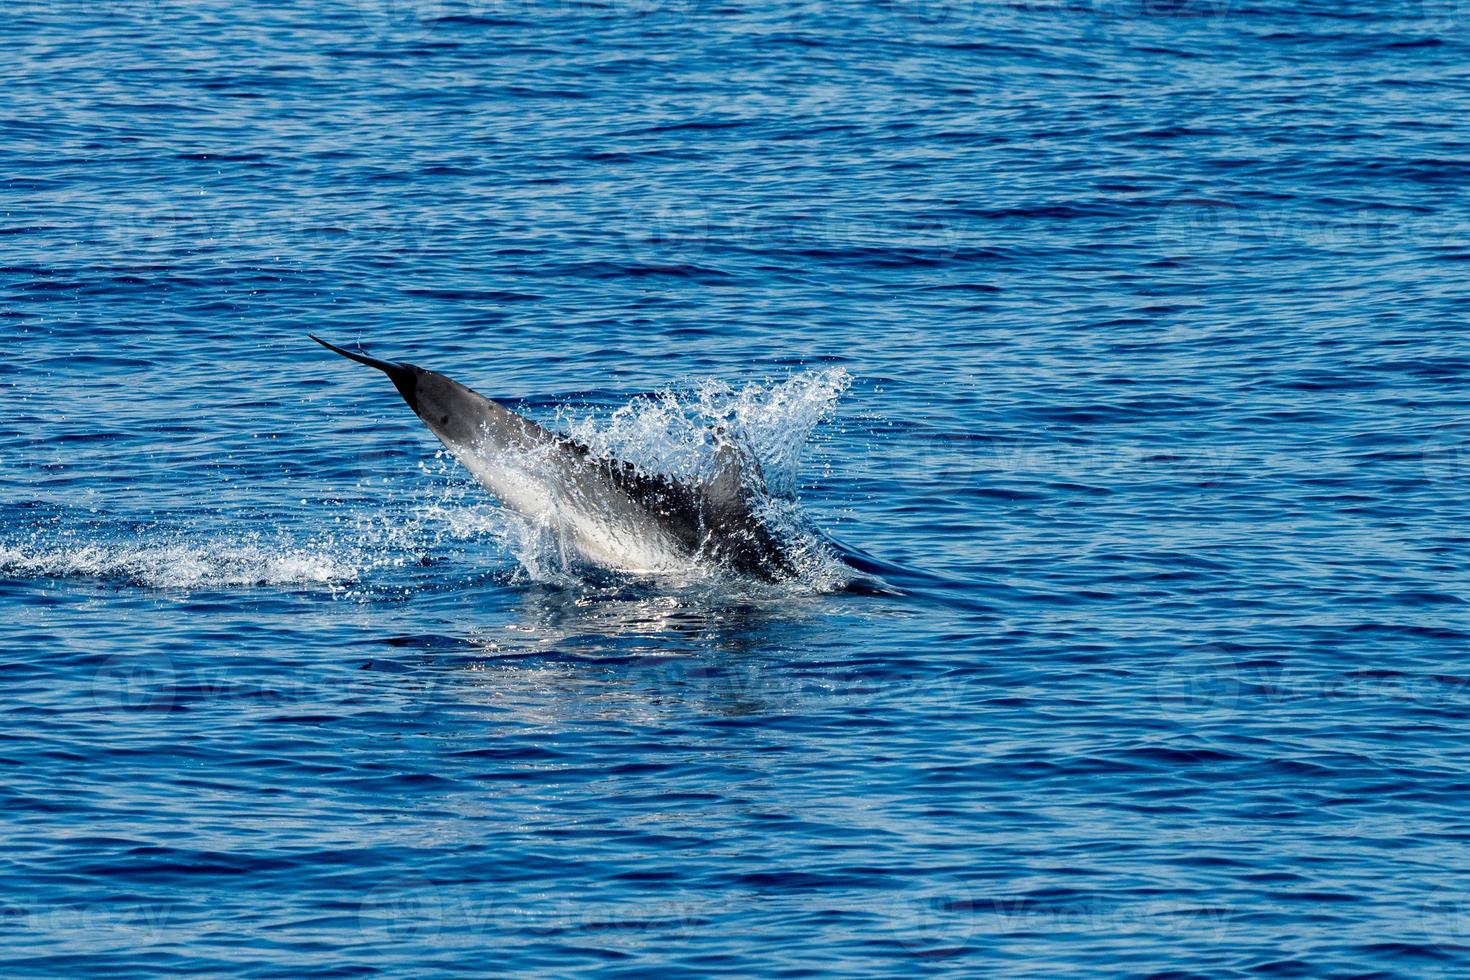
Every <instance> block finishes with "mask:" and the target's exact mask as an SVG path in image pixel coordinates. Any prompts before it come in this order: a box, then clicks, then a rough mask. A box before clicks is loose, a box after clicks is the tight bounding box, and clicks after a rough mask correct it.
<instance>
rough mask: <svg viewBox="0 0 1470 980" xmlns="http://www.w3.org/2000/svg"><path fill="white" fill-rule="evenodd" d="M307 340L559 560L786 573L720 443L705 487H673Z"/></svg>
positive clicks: (463, 393)
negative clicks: (390, 397) (425, 436)
mask: <svg viewBox="0 0 1470 980" xmlns="http://www.w3.org/2000/svg"><path fill="white" fill-rule="evenodd" d="M311 339H312V340H315V341H316V342H317V343H319V344H321V345H322V346H323V347H325V348H327V349H328V350H332V351H336V352H337V353H338V354H341V355H342V356H343V357H348V358H351V359H352V360H354V361H357V362H359V363H361V364H366V365H368V366H369V367H375V368H377V369H378V370H379V371H382V372H383V373H384V374H386V375H388V378H389V379H390V380H391V381H392V382H393V384H394V386H395V387H397V388H398V393H399V394H401V395H402V396H403V400H404V401H406V402H408V407H409V408H412V409H413V410H414V412H415V413H416V414H417V415H418V417H419V418H421V419H423V420H424V423H425V424H426V425H427V426H428V427H429V431H431V432H433V433H434V435H436V436H438V437H439V441H440V442H442V443H444V445H445V446H446V447H448V449H449V451H450V452H451V453H453V454H454V456H455V457H456V458H457V459H458V460H459V461H460V462H461V463H463V464H464V465H465V466H466V467H467V468H468V469H469V471H470V472H471V473H473V474H474V475H475V477H476V478H477V479H478V480H479V481H480V482H481V483H482V484H484V485H485V488H486V489H487V490H489V491H490V492H491V493H492V494H494V495H495V496H496V498H498V499H499V500H500V502H501V503H502V504H503V505H505V506H506V507H509V508H510V509H511V510H513V511H515V512H516V513H518V514H521V515H523V516H525V517H528V518H530V519H531V520H533V521H537V522H540V523H544V524H547V525H549V526H550V527H551V528H553V529H554V531H555V533H556V535H557V540H558V542H559V543H560V545H561V547H562V548H563V550H564V551H565V550H566V549H568V548H570V549H571V550H573V551H574V552H575V553H576V554H577V555H579V556H580V557H581V558H582V559H584V560H586V561H588V562H590V563H592V564H595V565H600V566H602V567H605V568H611V569H615V570H619V571H631V572H669V571H681V570H683V571H687V570H690V569H692V568H694V567H696V566H698V565H699V564H701V563H703V562H707V561H714V562H718V563H720V564H723V565H726V566H728V567H730V568H733V569H735V570H737V571H740V572H743V573H745V574H749V575H755V576H759V577H761V578H766V579H779V578H784V577H788V576H791V575H793V574H794V571H795V570H794V568H793V566H792V562H791V559H790V557H789V556H788V555H787V554H786V552H785V550H784V549H783V546H782V543H781V542H780V541H779V540H778V539H777V537H776V535H775V534H773V533H772V532H771V531H770V530H769V529H768V528H766V527H765V525H763V524H762V523H761V522H760V520H759V519H758V518H757V517H756V515H755V511H754V508H755V506H756V504H757V502H758V496H759V494H760V493H761V492H762V489H763V488H761V487H760V472H759V468H758V467H757V466H756V464H755V461H754V460H752V459H750V458H749V457H746V456H744V455H743V454H741V453H740V452H738V451H737V450H736V449H735V448H734V447H733V446H731V445H729V444H728V443H726V444H724V445H722V446H721V447H720V449H719V454H718V457H717V460H716V463H717V465H716V470H715V474H714V475H713V476H712V477H711V478H709V479H707V480H704V481H702V482H699V483H681V482H679V481H676V480H673V479H671V478H669V477H666V476H661V475H658V474H655V473H649V472H646V471H644V470H641V469H639V468H638V467H636V466H634V465H633V464H632V463H627V462H624V461H622V460H618V459H613V458H610V457H608V456H604V455H600V454H598V453H596V452H594V451H593V450H592V449H590V448H589V447H587V446H585V445H583V444H581V443H579V442H577V441H576V440H574V439H572V438H570V437H568V436H564V435H560V434H558V433H555V432H551V431H549V430H547V429H544V428H542V427H541V426H539V425H537V424H536V423H535V422H532V421H531V420H530V419H528V418H525V417H523V416H521V415H517V414H516V413H515V412H512V411H510V410H509V409H508V408H505V407H504V406H503V405H499V404H497V403H495V402H493V401H491V400H490V399H488V398H485V397H484V396H482V395H479V394H476V393H475V392H473V391H471V390H470V389H469V388H466V387H465V386H464V385H462V384H459V383H458V382H455V381H451V380H450V379H448V378H446V377H445V376H444V375H442V374H437V373H435V372H433V371H425V370H424V369H423V368H421V367H416V366H414V365H412V364H400V363H394V362H390V361H380V360H377V359H376V358H372V357H367V356H366V355H363V354H358V353H356V352H354V351H349V350H343V349H342V348H341V347H336V346H333V345H332V344H329V343H327V342H326V341H325V340H322V339H321V338H319V337H312V338H311Z"/></svg>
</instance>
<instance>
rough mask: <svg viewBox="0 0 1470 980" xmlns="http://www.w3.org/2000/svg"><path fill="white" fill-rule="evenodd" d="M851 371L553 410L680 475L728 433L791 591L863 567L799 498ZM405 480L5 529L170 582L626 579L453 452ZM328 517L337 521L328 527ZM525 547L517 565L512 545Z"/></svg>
mask: <svg viewBox="0 0 1470 980" xmlns="http://www.w3.org/2000/svg"><path fill="white" fill-rule="evenodd" d="M849 384H850V378H849V376H848V375H847V373H846V372H845V371H842V370H840V369H830V370H825V371H820V372H812V373H804V374H798V375H793V376H792V377H789V378H787V379H785V380H782V381H779V382H776V383H771V384H765V385H761V384H747V385H745V386H743V387H740V388H735V387H732V386H730V385H727V384H724V383H721V382H718V381H713V380H710V381H704V382H702V383H699V384H697V385H694V386H692V387H689V388H687V389H684V390H668V391H662V392H658V393H656V394H654V395H651V396H644V397H639V398H635V399H633V400H632V401H630V402H629V403H627V404H625V405H623V406H620V407H618V408H615V409H613V410H611V411H606V412H601V413H599V412H598V411H597V410H595V409H583V410H581V411H580V412H578V411H577V410H573V409H567V408H563V409H560V410H559V411H558V413H557V417H556V421H555V423H554V424H555V425H556V427H557V428H559V429H561V430H563V431H566V432H568V433H569V434H570V435H572V436H573V437H575V438H577V439H578V440H580V441H582V442H584V443H586V444H587V445H589V446H591V447H592V448H593V450H594V451H596V452H600V453H606V454H608V455H612V456H617V457H619V458H622V459H627V460H629V461H631V462H634V463H636V464H637V465H639V466H642V467H645V468H647V469H649V470H651V471H655V472H660V473H664V474H667V475H669V476H672V477H674V478H675V479H679V480H690V481H694V480H699V479H702V478H705V477H707V476H708V475H710V474H711V473H712V472H713V468H714V465H715V460H716V453H717V450H718V448H719V446H720V445H721V443H722V442H732V443H734V444H736V445H737V446H739V447H741V448H742V449H743V451H744V452H746V453H747V454H748V455H749V457H750V458H752V459H754V460H755V461H756V462H757V463H758V464H759V474H760V476H761V477H763V479H764V486H763V487H760V488H752V489H757V490H758V493H757V495H756V502H755V510H756V513H757V516H758V517H760V518H761V519H762V521H763V522H764V523H765V524H766V525H767V526H768V527H769V528H771V529H772V530H773V531H774V532H775V533H776V535H777V536H778V538H779V540H781V542H782V543H783V545H784V546H785V547H786V548H787V549H788V552H789V554H790V556H791V558H792V560H793V564H794V566H795V567H796V569H797V574H796V575H795V576H794V577H793V579H792V580H791V581H789V582H785V583H782V584H781V585H780V586H777V587H775V589H776V590H777V591H781V592H785V593H787V594H789V593H791V592H793V591H795V592H823V591H831V590H834V589H839V588H842V587H843V586H844V585H845V584H847V582H848V581H849V580H850V579H851V577H852V573H851V569H849V568H848V567H847V566H846V565H845V564H844V563H842V562H841V560H840V559H839V558H838V557H837V556H836V555H835V554H834V553H833V552H832V551H831V550H830V548H829V547H828V546H827V545H826V543H825V542H824V541H823V540H822V539H821V538H820V536H819V535H817V534H816V533H815V532H814V531H813V530H812V529H811V528H810V527H809V525H808V523H807V521H806V519H805V517H804V515H803V513H802V511H801V507H800V505H799V504H798V503H797V501H796V499H795V495H796V490H797V486H798V478H799V472H800V467H801V460H802V455H803V452H804V450H805V449H806V447H807V445H808V444H809V441H810V439H811V436H812V434H813V431H814V430H815V429H816V428H817V426H818V425H819V424H820V423H821V422H822V421H823V420H825V419H827V418H829V417H830V416H831V414H832V412H833V409H834V407H835V404H836V401H837V399H838V397H839V396H840V395H841V394H842V393H843V392H844V391H845V390H846V389H847V387H848V386H849ZM409 478H410V479H411V481H412V482H411V483H410V484H408V485H406V486H405V485H359V486H358V487H357V488H356V490H357V491H358V496H359V497H361V498H364V500H360V501H358V502H356V503H351V504H344V503H340V502H332V501H317V502H308V501H304V500H303V501H301V507H302V508H303V510H302V512H301V513H300V514H293V515H290V516H291V521H290V523H293V524H294V523H299V524H302V525H305V526H306V527H307V528H311V529H310V530H304V531H300V532H293V531H292V530H291V529H290V527H288V522H287V521H286V520H284V519H283V520H281V521H280V522H279V523H278V524H277V525H276V526H275V527H273V528H272V529H271V530H267V531H263V532H256V531H243V532H242V531H238V530H235V529H232V528H226V529H223V530H221V529H217V528H214V527H209V526H207V525H208V524H209V522H210V521H211V518H207V517H205V518H201V517H198V516H195V517H182V516H181V517H178V518H177V519H176V520H171V519H170V517H169V516H168V515H162V516H160V515H154V516H153V517H151V518H150V520H149V521H148V522H147V524H146V525H135V524H134V523H133V522H130V521H127V520H125V519H124V518H123V517H122V516H121V515H117V516H106V515H102V516H99V515H97V514H95V513H91V514H80V513H77V512H70V513H57V514H54V515H53V519H51V520H42V521H41V522H40V523H38V524H37V525H34V526H32V527H30V528H29V529H27V530H23V531H20V532H19V533H15V532H12V533H11V534H9V535H7V536H6V538H4V539H0V574H5V575H9V576H13V577H16V578H25V579H45V578H95V579H99V580H105V581H106V580H110V581H121V582H126V583H129V584H133V585H139V586H144V587H148V588H159V589H185V590H189V589H211V588H213V589H238V588H249V587H281V588H289V587H301V588H312V589H315V588H320V589H324V590H326V591H328V592H330V593H333V594H337V595H345V596H349V597H356V598H361V599H363V600H369V601H370V600H371V599H373V598H375V597H378V596H381V595H384V594H388V593H393V594H399V593H403V592H405V591H407V592H412V591H413V590H418V589H423V588H439V587H444V583H443V582H431V581H429V576H428V575H416V576H413V577H412V578H411V579H408V580H404V579H403V577H402V576H397V577H396V580H395V581H393V582H391V583H390V582H389V581H387V579H388V578H389V576H390V573H391V572H392V571H393V570H395V569H409V568H419V567H428V566H437V568H438V569H442V568H443V567H444V566H446V565H450V564H454V565H457V566H459V570H458V571H457V572H455V573H446V572H438V573H437V578H438V579H442V580H446V581H447V582H448V584H450V585H452V584H453V583H454V582H458V581H461V580H462V579H463V575H462V572H463V569H464V568H474V569H476V570H477V571H478V572H483V571H484V570H485V569H486V568H487V566H488V567H491V568H493V569H497V570H498V571H500V572H509V573H510V574H511V575H512V576H513V577H514V578H516V579H518V580H520V581H523V582H535V583H541V584H548V585H554V586H559V587H573V588H590V589H598V588H609V587H616V581H615V580H616V577H615V576H611V575H610V574H609V573H600V572H597V571H596V570H590V569H587V568H586V567H578V566H577V565H576V564H574V563H573V562H572V561H570V560H569V559H568V556H567V554H566V550H565V548H564V547H563V542H562V541H561V539H560V537H559V535H558V534H557V533H556V531H555V529H554V528H553V527H551V526H550V525H549V524H547V523H544V522H538V521H536V520H533V519H528V518H526V517H522V516H520V515H518V514H516V513H514V512H512V511H510V510H508V509H506V508H502V507H500V506H498V505H497V504H496V503H495V502H494V501H493V500H492V499H491V498H490V496H489V495H488V494H487V493H486V492H485V490H484V489H483V488H482V487H480V486H479V484H478V483H476V482H475V481H474V479H473V478H472V477H471V476H470V474H469V473H468V472H467V471H466V470H465V469H464V468H463V467H462V466H461V465H460V464H459V463H458V462H457V461H456V460H455V459H454V458H453V457H452V456H451V455H450V454H449V453H448V452H447V451H441V452H439V453H437V454H436V455H435V456H434V458H433V459H431V460H429V461H426V462H425V463H423V464H421V465H420V467H419V473H418V474H417V475H412V474H410V475H409ZM323 524H328V525H329V527H326V528H323ZM507 557H508V558H510V559H513V560H514V563H515V564H514V566H513V567H512V566H509V565H507V563H506V558H507ZM662 584H663V586H664V587H667V588H696V589H710V588H713V589H725V590H727V591H729V590H737V591H740V592H742V593H749V592H752V590H759V589H761V588H766V587H764V586H757V585H756V584H755V583H750V582H735V581H733V580H732V576H730V575H728V574H726V573H724V572H723V571H721V570H720V569H715V568H701V569H694V570H691V571H690V572H689V573H688V574H685V575H681V576H680V577H679V581H669V582H664V583H662Z"/></svg>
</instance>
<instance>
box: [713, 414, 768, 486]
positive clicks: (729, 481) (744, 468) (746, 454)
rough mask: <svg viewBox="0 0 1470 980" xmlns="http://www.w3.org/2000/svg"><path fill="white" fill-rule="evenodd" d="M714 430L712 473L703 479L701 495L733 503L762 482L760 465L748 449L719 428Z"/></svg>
mask: <svg viewBox="0 0 1470 980" xmlns="http://www.w3.org/2000/svg"><path fill="white" fill-rule="evenodd" d="M714 433H715V442H716V447H717V448H716V449H715V466H714V472H713V473H711V474H710V476H709V477H708V478H707V479H705V480H704V483H703V488H704V492H705V495H706V496H707V497H708V498H709V499H710V500H711V501H713V502H715V503H717V504H722V505H736V504H739V503H741V502H742V501H744V500H745V498H746V494H747V493H748V492H749V491H750V490H752V489H759V488H760V486H761V485H762V479H763V478H762V476H761V468H760V464H759V463H758V462H756V459H755V456H754V455H752V454H751V452H750V450H748V449H746V448H745V447H744V446H742V445H740V444H739V443H737V442H736V441H735V440H734V439H732V438H731V437H730V435H729V434H728V433H727V432H726V431H725V430H724V429H723V428H717V429H715V430H714Z"/></svg>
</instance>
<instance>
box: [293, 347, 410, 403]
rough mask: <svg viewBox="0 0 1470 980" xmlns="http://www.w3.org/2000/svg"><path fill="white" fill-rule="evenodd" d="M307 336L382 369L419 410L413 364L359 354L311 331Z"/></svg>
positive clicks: (343, 354)
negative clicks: (331, 342)
mask: <svg viewBox="0 0 1470 980" xmlns="http://www.w3.org/2000/svg"><path fill="white" fill-rule="evenodd" d="M307 336H308V337H310V338H311V339H312V340H314V341H316V342H317V343H319V344H321V345H322V346H323V347H325V348H326V349H327V350H329V351H332V352H333V353H335V354H341V355H342V356H343V357H345V358H347V359H348V360H352V361H356V362H357V363H359V364H366V365H367V366H368V367H371V368H377V369H378V370H379V371H382V372H383V373H384V374H386V375H387V376H388V377H389V379H390V380H392V382H393V386H394V387H395V388H397V389H398V393H399V394H400V395H402V396H403V400H404V401H406V402H408V407H409V408H411V409H413V410H414V411H415V412H417V411H418V410H419V406H418V398H417V397H416V396H415V391H414V387H415V380H416V379H415V370H416V369H415V368H414V366H413V365H412V364H396V363H394V362H393V361H380V360H378V359H377V358H376V357H368V356H367V355H366V354H359V353H357V352H356V351H350V350H346V349H345V348H342V347H338V346H337V345H336V344H329V343H327V342H326V341H325V340H323V339H322V338H320V337H318V336H317V335H316V334H312V333H309V334H307Z"/></svg>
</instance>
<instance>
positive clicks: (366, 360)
mask: <svg viewBox="0 0 1470 980" xmlns="http://www.w3.org/2000/svg"><path fill="white" fill-rule="evenodd" d="M307 336H308V337H310V338H311V339H312V340H314V341H316V342H317V343H319V344H321V345H322V346H323V347H325V348H326V349H327V350H329V351H332V352H333V353H336V354H341V355H342V356H343V357H346V358H349V359H351V360H354V361H356V362H357V363H359V364H366V365H367V366H368V367H375V368H377V369H378V370H379V371H382V372H383V373H384V374H388V375H391V374H392V373H393V372H394V371H401V370H402V369H403V365H401V364H394V363H393V362H391V361H380V360H378V359H377V358H376V357H368V356H367V355H366V354H359V353H357V352H356V351H350V350H347V349H345V348H342V347H338V346H337V345H336V344H329V343H327V342H326V341H325V340H323V339H322V338H320V337H318V336H317V335H316V334H314V333H309V334H307Z"/></svg>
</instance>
